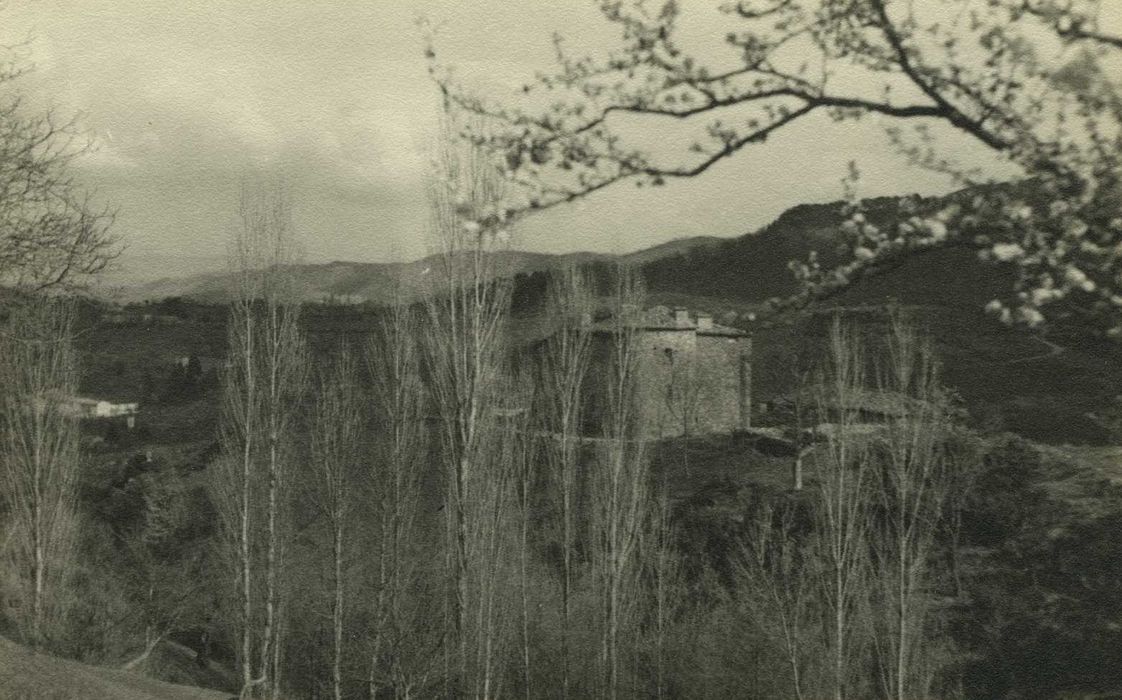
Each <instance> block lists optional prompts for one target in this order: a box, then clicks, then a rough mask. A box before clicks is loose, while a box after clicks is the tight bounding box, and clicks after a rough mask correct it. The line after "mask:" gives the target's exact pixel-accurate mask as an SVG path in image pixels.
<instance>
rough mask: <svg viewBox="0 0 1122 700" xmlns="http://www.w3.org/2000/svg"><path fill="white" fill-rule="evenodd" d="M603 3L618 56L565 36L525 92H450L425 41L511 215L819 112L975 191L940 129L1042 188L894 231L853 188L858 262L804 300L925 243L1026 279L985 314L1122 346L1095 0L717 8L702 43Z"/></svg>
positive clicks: (670, 22) (635, 1) (613, 2)
mask: <svg viewBox="0 0 1122 700" xmlns="http://www.w3.org/2000/svg"><path fill="white" fill-rule="evenodd" d="M598 4H599V9H600V11H601V13H602V15H603V18H604V20H605V21H607V22H609V23H611V24H613V25H615V26H616V27H617V28H618V29H619V36H620V40H619V43H618V45H617V46H616V47H615V48H614V50H612V51H610V52H608V53H606V54H605V55H596V56H590V55H573V54H572V53H571V52H570V51H568V50H567V49H566V42H565V40H564V39H563V38H562V37H560V36H558V37H556V38H555V47H556V62H557V65H556V69H555V70H553V71H552V72H548V73H543V74H539V75H537V76H535V77H534V78H533V79H531V80H530V81H529V82H528V83H527V84H526V85H525V86H524V88H523V91H522V92H523V93H524V94H523V95H522V96H521V97H518V98H502V99H497V100H496V99H492V98H488V97H487V96H486V95H481V94H479V93H478V92H477V91H474V90H472V89H470V88H468V87H466V86H465V85H463V84H461V83H459V82H458V81H456V80H455V79H453V77H452V74H451V72H450V71H448V70H446V69H445V66H444V65H443V64H442V63H441V62H440V60H439V57H438V54H437V46H436V43H435V42H431V41H430V43H429V49H428V56H429V57H430V60H431V66H432V74H433V76H434V78H435V79H436V81H437V84H438V85H439V87H440V89H441V91H442V93H443V94H444V96H445V99H446V100H447V103H448V104H449V105H450V106H452V107H454V108H456V109H462V110H467V111H469V112H473V113H478V114H482V115H486V116H487V117H488V119H489V124H490V125H491V126H489V128H488V131H487V133H486V134H483V133H472V134H468V136H469V137H470V138H472V139H473V140H475V141H476V142H477V143H479V144H481V145H483V146H484V147H486V148H490V149H492V150H494V151H497V152H499V153H500V154H501V155H502V156H503V162H505V164H506V168H507V176H508V178H510V179H511V180H512V181H513V182H515V183H517V184H518V185H520V186H521V187H520V189H521V191H522V192H523V193H524V195H525V197H524V199H523V200H520V201H516V202H512V203H511V204H510V206H509V208H508V210H507V211H506V212H501V214H502V215H505V216H511V215H514V216H517V215H519V214H523V213H526V212H530V211H535V210H540V209H544V208H549V207H553V206H557V205H560V204H563V203H566V202H571V201H573V200H576V199H579V198H581V197H584V196H587V195H589V194H591V193H593V192H596V191H598V190H601V189H604V188H607V187H610V186H612V185H615V184H617V183H620V182H623V181H633V182H635V183H636V184H639V185H641V186H642V185H650V186H658V185H661V184H663V183H664V182H666V181H667V179H670V178H682V177H693V176H697V175H701V174H702V173H705V172H706V171H707V170H709V169H710V168H711V167H712V166H713V165H714V164H716V163H717V162H719V161H721V160H723V159H726V158H730V157H733V156H735V155H737V154H738V153H740V152H741V151H743V150H744V149H745V148H747V147H749V146H750V145H752V144H758V143H761V142H763V141H766V140H767V139H768V137H769V136H771V135H772V134H774V133H776V132H777V131H779V130H781V129H784V128H785V127H787V126H788V125H791V124H793V123H795V122H797V121H798V120H800V119H803V118H804V117H806V116H807V115H809V114H811V113H814V112H826V113H828V114H829V115H830V116H831V117H832V118H833V119H835V120H837V121H846V120H854V119H860V118H862V117H866V116H868V115H879V116H881V117H884V118H886V119H887V123H888V124H889V126H888V127H887V129H886V138H888V139H889V140H890V142H891V143H892V144H893V145H894V146H895V147H896V148H897V149H898V150H899V151H900V152H901V153H902V154H903V155H905V156H906V157H907V158H909V159H910V160H912V161H913V162H914V163H915V164H917V165H919V166H922V167H926V168H931V169H935V170H938V171H941V172H944V173H947V174H950V175H952V176H953V177H955V178H957V179H959V180H961V181H962V182H965V183H968V184H969V183H975V182H979V181H980V180H981V176H980V174H978V173H977V172H973V171H971V170H970V169H969V168H967V167H966V166H964V165H962V164H961V163H959V162H957V161H956V159H955V158H954V157H953V155H952V154H951V153H950V149H948V148H946V147H945V145H944V144H943V143H942V142H941V141H940V138H939V135H940V133H944V132H941V131H940V129H938V128H936V126H937V125H944V126H949V127H951V128H953V129H956V130H958V131H961V132H963V133H965V134H967V135H969V136H970V137H971V138H972V139H973V140H974V141H976V142H977V143H978V144H979V146H980V147H981V148H984V149H990V150H991V151H993V152H995V153H997V154H999V155H1000V156H1001V157H1002V158H1006V159H1008V160H1009V161H1011V162H1012V163H1013V164H1015V165H1016V166H1018V167H1019V169H1020V170H1021V171H1022V172H1023V173H1024V175H1025V177H1026V179H1028V180H1029V181H1031V183H1032V187H1030V188H986V189H980V190H979V195H978V196H977V197H974V198H973V199H972V200H969V201H962V202H959V203H956V204H955V205H953V206H951V207H948V208H946V209H945V210H942V211H938V212H923V211H919V210H907V209H906V210H905V211H903V212H902V216H901V217H899V222H898V223H897V224H895V225H893V226H892V227H891V230H880V229H878V228H877V227H875V226H873V225H871V224H870V223H869V222H867V221H865V219H864V216H863V214H862V212H861V206H860V202H859V201H858V200H857V199H856V191H855V190H854V191H853V192H850V193H849V194H850V197H851V200H852V201H851V202H850V205H849V207H848V211H847V213H848V215H849V220H848V221H847V224H846V226H845V227H844V231H843V235H845V236H846V238H847V241H848V243H849V244H850V246H851V249H852V251H853V257H852V260H850V261H849V262H846V263H844V264H843V265H842V266H841V267H840V268H837V269H832V270H820V269H818V268H817V266H816V264H815V261H814V260H809V261H806V262H805V263H801V264H799V265H797V266H796V268H797V271H798V273H799V276H800V279H802V280H803V281H804V282H805V283H806V290H807V292H806V294H807V295H808V296H813V295H817V294H821V293H829V292H830V291H831V290H834V289H837V288H839V287H844V286H845V285H847V284H849V283H850V282H851V281H852V280H853V279H854V278H856V277H860V276H862V275H865V274H870V273H873V272H875V271H876V270H877V269H879V268H880V267H882V266H884V265H885V264H888V263H890V261H892V260H894V259H896V258H899V257H900V256H902V255H908V254H911V253H913V252H915V251H917V250H920V249H931V248H933V247H938V246H948V245H969V246H973V247H976V248H977V249H978V254H979V256H980V257H982V258H983V259H985V260H990V261H993V262H995V263H998V264H1008V265H1015V266H1016V268H1017V270H1018V275H1017V283H1016V285H1015V288H1013V289H1011V290H1009V294H1008V295H1007V296H1006V297H1005V298H1001V299H995V300H994V301H993V302H992V303H991V304H990V306H989V307H988V308H989V310H990V311H992V312H993V313H994V314H995V315H997V316H999V317H1000V318H1001V319H1002V320H1004V321H1006V322H1009V323H1013V322H1021V323H1025V324H1027V325H1038V324H1040V323H1041V322H1043V321H1044V320H1045V314H1046V313H1050V314H1052V315H1060V314H1067V313H1081V314H1084V313H1090V314H1092V315H1094V316H1095V317H1096V319H1097V320H1098V321H1099V322H1100V323H1101V324H1102V325H1101V327H1102V328H1104V329H1105V330H1107V331H1108V332H1109V333H1111V334H1112V335H1116V336H1119V335H1122V264H1120V261H1122V207H1120V196H1122V194H1120V193H1122V188H1120V183H1119V170H1120V163H1119V155H1118V154H1119V146H1120V145H1122V143H1120V138H1122V136H1120V134H1122V129H1120V126H1122V97H1120V93H1119V90H1118V85H1117V82H1116V81H1115V80H1114V79H1113V78H1112V75H1114V74H1117V73H1116V72H1115V71H1114V69H1116V68H1117V67H1118V65H1117V63H1118V62H1119V60H1120V59H1122V37H1120V36H1115V35H1113V34H1111V33H1110V32H1109V26H1108V24H1107V23H1106V22H1103V21H1101V20H1102V14H1103V12H1104V11H1103V9H1102V8H1100V7H1099V5H1100V3H1099V2H1098V1H1097V0H933V1H932V2H923V3H918V2H913V1H911V0H730V1H728V2H726V3H724V4H723V5H721V6H720V12H722V13H723V15H724V20H723V21H724V22H725V24H726V28H727V31H725V32H724V34H723V36H719V35H718V36H714V37H712V38H711V39H710V44H708V45H702V44H700V43H699V42H698V40H697V37H696V36H694V35H690V36H684V33H683V32H682V31H681V25H682V23H683V20H684V18H687V17H688V14H689V13H690V12H697V11H699V8H698V7H695V5H697V3H689V2H687V1H686V0H666V1H665V2H658V3H655V2H651V1H650V0H646V1H644V0H599V2H598ZM702 9H704V8H702ZM667 121H669V122H674V123H677V124H681V125H683V127H684V128H686V129H691V131H690V133H691V135H692V136H693V138H692V142H691V143H690V145H689V147H688V149H683V152H680V153H677V154H672V155H670V156H668V155H667V154H666V153H664V152H662V151H659V152H657V153H656V152H655V151H654V150H652V149H651V148H649V147H643V146H640V145H637V141H641V140H642V139H641V138H638V139H637V138H636V135H637V134H638V135H641V134H642V133H643V131H644V130H646V129H647V127H649V126H651V125H652V124H655V123H658V122H667ZM495 125H498V126H495ZM849 179H850V181H851V183H852V181H853V178H849ZM1060 300H1067V301H1068V302H1069V303H1062V304H1057V303H1055V302H1058V301H1060Z"/></svg>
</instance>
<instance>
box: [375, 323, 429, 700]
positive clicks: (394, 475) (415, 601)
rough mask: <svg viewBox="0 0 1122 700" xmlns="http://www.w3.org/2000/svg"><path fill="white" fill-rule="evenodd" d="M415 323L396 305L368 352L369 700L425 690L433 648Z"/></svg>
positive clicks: (424, 436)
mask: <svg viewBox="0 0 1122 700" xmlns="http://www.w3.org/2000/svg"><path fill="white" fill-rule="evenodd" d="M419 321H420V319H419V318H418V315H417V313H416V312H414V311H412V310H411V309H409V308H408V307H406V306H405V305H404V304H403V303H401V302H397V303H395V304H393V305H392V306H391V307H390V309H389V310H388V312H387V315H386V316H385V317H384V318H383V321H382V323H381V325H380V326H379V328H378V332H377V333H376V334H375V336H374V339H373V340H372V341H371V344H370V347H369V348H368V350H367V354H366V362H367V368H368V372H369V375H370V379H371V385H372V387H373V399H374V400H373V419H374V420H373V429H374V433H375V450H374V455H373V460H372V467H371V469H372V472H371V481H372V490H373V495H372V500H373V501H374V502H375V503H377V504H378V505H377V514H376V517H377V531H378V550H377V551H378V556H377V560H376V564H375V572H374V579H375V582H374V585H375V591H374V623H373V625H372V629H371V630H370V655H371V658H370V667H369V671H368V675H367V690H368V693H369V695H370V697H371V698H374V697H377V695H378V691H379V689H380V688H382V687H385V686H391V687H392V688H393V692H394V694H395V697H399V698H401V697H408V696H411V695H412V693H414V692H415V691H416V689H417V688H418V687H419V686H423V684H424V682H425V680H426V678H427V677H428V676H429V675H430V671H431V666H432V663H431V658H430V656H431V651H430V647H435V646H436V643H435V642H433V641H432V639H431V635H426V634H425V632H426V631H427V630H428V629H429V628H428V627H427V626H426V625H425V624H424V622H425V619H428V618H429V617H430V616H429V615H428V614H426V611H424V610H423V608H422V605H423V598H422V591H423V590H424V585H423V584H424V582H423V581H422V580H421V578H420V576H421V573H422V570H421V567H420V566H419V562H418V559H419V558H421V557H422V554H421V551H420V549H419V542H418V540H419V534H420V533H419V523H418V518H419V516H420V512H419V510H420V506H421V504H420V488H421V480H422V478H423V474H422V470H423V468H424V465H426V464H427V463H428V460H427V457H428V454H427V451H428V448H429V445H428V435H427V430H426V426H425V423H424V418H425V415H424V409H425V402H424V394H423V389H424V387H423V384H422V381H421V357H420V351H421V347H420V342H419V334H420V332H421V327H420V325H419Z"/></svg>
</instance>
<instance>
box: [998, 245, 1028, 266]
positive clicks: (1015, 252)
mask: <svg viewBox="0 0 1122 700" xmlns="http://www.w3.org/2000/svg"><path fill="white" fill-rule="evenodd" d="M1024 255H1025V249H1024V248H1022V247H1021V246H1019V245H1018V244H1016V243H996V244H994V246H993V256H994V257H995V258H997V259H998V260H1000V261H1001V262H1009V261H1010V260H1016V259H1018V258H1022V257H1024Z"/></svg>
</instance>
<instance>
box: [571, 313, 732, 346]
mask: <svg viewBox="0 0 1122 700" xmlns="http://www.w3.org/2000/svg"><path fill="white" fill-rule="evenodd" d="M625 313H626V312H625ZM630 315H631V316H632V318H629V319H627V326H628V327H630V328H635V329H637V330H643V331H691V332H695V333H697V334H698V335H708V336H722V337H727V338H746V337H748V335H749V333H748V332H747V331H744V330H741V329H739V328H733V327H731V326H723V325H721V324H719V323H713V320H712V318H713V317H712V316H710V315H708V314H706V313H694V312H690V311H687V310H685V309H674V310H671V309H669V308H667V307H665V306H654V307H651V308H649V309H646V310H645V311H638V310H634V311H631V312H630ZM617 327H618V325H617V322H616V320H615V319H614V318H612V317H608V318H605V319H601V320H598V321H596V322H595V323H593V324H592V328H593V330H596V331H602V332H607V333H612V332H615V330H616V328H617Z"/></svg>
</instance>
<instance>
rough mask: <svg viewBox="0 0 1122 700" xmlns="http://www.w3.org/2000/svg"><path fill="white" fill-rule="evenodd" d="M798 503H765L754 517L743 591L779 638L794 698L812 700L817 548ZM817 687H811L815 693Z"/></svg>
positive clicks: (744, 556)
mask: <svg viewBox="0 0 1122 700" xmlns="http://www.w3.org/2000/svg"><path fill="white" fill-rule="evenodd" d="M796 508H797V505H796V503H794V502H786V503H781V504H779V505H778V507H775V506H772V505H771V504H765V505H763V506H762V507H761V509H760V510H759V512H757V513H756V514H755V517H754V518H753V520H752V522H751V525H750V528H749V532H748V538H747V540H746V541H745V543H744V545H743V551H742V552H741V553H740V558H739V561H738V567H737V574H738V587H737V591H738V592H739V593H740V595H742V596H743V597H744V599H745V601H746V602H747V604H748V607H749V610H750V611H751V613H752V616H753V617H754V618H755V620H756V621H757V623H758V624H760V625H761V627H762V628H763V629H764V630H765V631H766V632H767V633H768V635H769V636H771V637H773V638H777V639H778V642H779V644H780V646H781V647H782V649H783V652H784V657H785V658H786V660H787V665H788V668H789V669H790V675H791V696H792V697H794V698H797V699H798V700H802V699H803V698H805V697H807V691H808V682H807V678H806V676H807V670H808V666H809V665H810V662H811V660H812V659H813V658H814V657H815V656H817V654H816V651H818V649H816V648H815V647H814V646H813V643H812V639H811V631H812V629H811V628H812V624H811V622H812V619H813V615H814V614H815V613H816V612H818V611H817V610H816V609H815V604H816V600H817V599H816V598H815V595H814V582H815V576H816V575H817V574H816V572H815V571H814V568H813V567H814V565H815V563H816V562H815V559H814V555H813V550H812V549H811V547H809V546H808V543H807V542H806V541H805V540H806V537H805V533H804V534H802V535H800V533H799V532H798V528H797V523H796V518H797V517H798V513H797V510H796ZM813 687H814V686H813V685H811V686H810V687H809V689H810V690H811V692H813Z"/></svg>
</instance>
